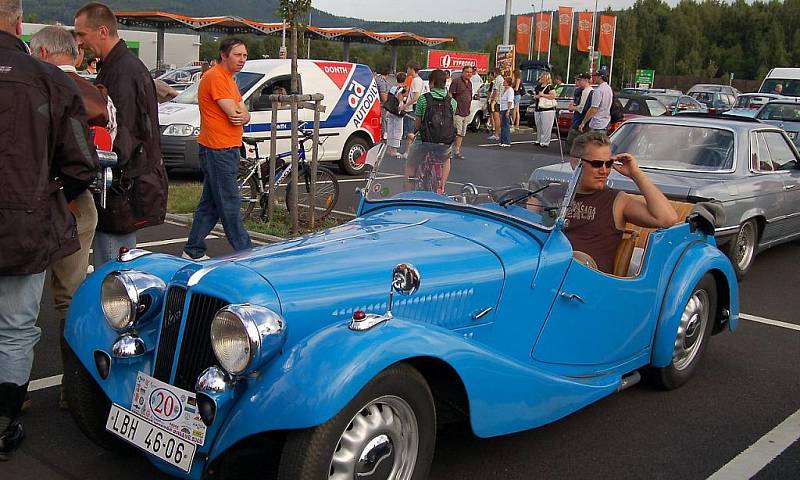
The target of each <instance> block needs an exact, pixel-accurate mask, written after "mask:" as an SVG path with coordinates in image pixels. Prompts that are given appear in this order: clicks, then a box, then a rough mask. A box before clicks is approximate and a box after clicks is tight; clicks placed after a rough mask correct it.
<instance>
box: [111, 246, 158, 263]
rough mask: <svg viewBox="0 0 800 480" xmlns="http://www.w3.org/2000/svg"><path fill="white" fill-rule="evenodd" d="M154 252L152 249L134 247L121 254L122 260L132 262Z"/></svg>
mask: <svg viewBox="0 0 800 480" xmlns="http://www.w3.org/2000/svg"><path fill="white" fill-rule="evenodd" d="M152 253H153V252H151V251H150V250H145V249H143V248H132V249H130V250H128V251H127V252H125V253H123V254H122V255H120V256H119V261H120V262H130V261H132V260H136V259H137V258H139V257H144V256H145V255H150V254H152Z"/></svg>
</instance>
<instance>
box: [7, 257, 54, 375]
mask: <svg viewBox="0 0 800 480" xmlns="http://www.w3.org/2000/svg"><path fill="white" fill-rule="evenodd" d="M45 275H46V272H41V273H34V274H33V275H19V276H0V383H7V382H8V383H14V384H16V385H25V383H27V382H28V380H29V377H30V375H31V367H32V366H33V347H34V346H35V345H36V343H37V342H38V341H39V337H41V335H42V329H41V328H39V327H37V326H36V320H37V319H38V318H39V304H40V303H41V301H42V290H43V289H44V278H45Z"/></svg>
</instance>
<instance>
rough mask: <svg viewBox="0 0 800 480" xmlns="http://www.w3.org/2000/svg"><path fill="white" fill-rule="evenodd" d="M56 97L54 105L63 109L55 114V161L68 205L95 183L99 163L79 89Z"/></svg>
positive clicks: (62, 90)
mask: <svg viewBox="0 0 800 480" xmlns="http://www.w3.org/2000/svg"><path fill="white" fill-rule="evenodd" d="M68 81H71V80H68ZM56 95H58V100H57V101H56V102H55V103H56V105H60V106H61V107H63V109H59V110H57V111H56V112H55V113H56V114H55V115H53V124H52V125H51V128H53V129H54V131H55V149H54V152H53V154H54V155H53V162H54V166H55V170H56V172H57V175H58V177H59V178H60V179H61V184H62V185H63V187H64V196H65V197H66V198H67V201H68V202H69V201H72V200H73V199H74V198H75V197H77V196H78V195H80V194H81V193H83V191H84V190H86V189H87V188H88V187H89V186H90V185H91V184H92V182H93V181H94V178H95V176H96V175H97V170H98V168H99V162H98V160H97V152H96V151H95V148H94V146H93V145H91V144H90V143H89V128H88V125H87V123H86V111H85V110H84V108H83V102H82V101H81V98H80V96H79V95H78V91H77V87H74V88H72V89H60V90H58V91H57V93H56Z"/></svg>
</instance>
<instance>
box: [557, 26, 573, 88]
mask: <svg viewBox="0 0 800 480" xmlns="http://www.w3.org/2000/svg"><path fill="white" fill-rule="evenodd" d="M574 15H575V13H574V12H570V15H569V16H570V19H569V53H567V78H565V79H564V81H566V82H567V83H569V81H570V76H569V67H570V66H571V64H572V26H573V24H574V23H575V16H574ZM560 18H561V16H560V15H559V21H558V28H559V33H561V20H560Z"/></svg>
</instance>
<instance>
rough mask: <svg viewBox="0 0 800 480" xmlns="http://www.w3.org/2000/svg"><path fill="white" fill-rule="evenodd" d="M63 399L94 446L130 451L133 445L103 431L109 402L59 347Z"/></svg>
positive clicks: (71, 356)
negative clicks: (62, 370)
mask: <svg viewBox="0 0 800 480" xmlns="http://www.w3.org/2000/svg"><path fill="white" fill-rule="evenodd" d="M61 351H62V354H61V355H62V360H63V362H64V377H63V380H62V385H63V387H64V398H65V399H66V400H67V402H68V403H69V412H70V414H71V415H72V419H73V420H75V423H76V424H77V425H78V428H79V429H80V431H81V432H83V434H84V435H86V437H87V438H88V439H89V440H91V441H92V442H93V443H95V444H96V445H97V446H99V447H101V448H104V449H106V450H110V451H113V452H116V453H131V452H133V451H134V447H133V446H131V445H128V444H127V443H125V442H124V441H122V440H120V439H119V438H118V437H116V436H115V435H112V434H111V433H108V431H106V420H107V419H108V412H109V411H110V410H111V401H109V399H108V397H106V394H105V393H104V392H103V390H101V389H100V387H99V386H98V385H97V382H95V380H94V378H93V377H92V376H91V375H90V374H89V372H88V371H86V368H84V366H83V364H82V363H81V362H80V360H78V357H77V356H75V353H74V352H73V351H72V349H71V348H70V347H69V346H65V347H62V350H61Z"/></svg>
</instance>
